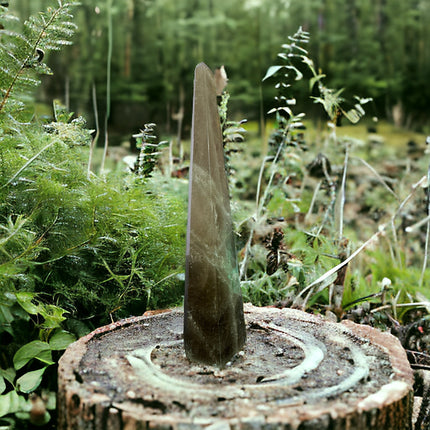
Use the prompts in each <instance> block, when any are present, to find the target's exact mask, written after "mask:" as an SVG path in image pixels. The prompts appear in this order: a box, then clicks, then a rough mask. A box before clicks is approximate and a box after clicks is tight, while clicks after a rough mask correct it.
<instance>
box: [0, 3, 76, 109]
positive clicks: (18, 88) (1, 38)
mask: <svg viewBox="0 0 430 430" xmlns="http://www.w3.org/2000/svg"><path fill="white" fill-rule="evenodd" d="M77 5H78V3H76V2H63V1H62V0H58V4H57V7H56V8H52V7H49V8H48V9H47V10H46V12H43V13H40V14H38V15H35V16H31V17H30V18H29V19H28V20H27V21H25V22H24V24H23V25H22V26H21V25H20V21H19V20H18V18H16V17H15V16H13V15H11V14H10V13H9V12H7V11H6V10H1V11H0V23H1V25H2V26H3V29H1V30H0V65H1V66H0V96H1V100H0V112H2V111H3V110H4V108H5V106H6V103H7V102H8V100H9V99H10V98H11V96H12V93H14V94H19V93H20V92H25V91H26V90H28V89H31V88H35V87H36V86H38V85H39V83H40V81H39V80H38V79H37V78H36V76H37V75H38V74H50V73H51V70H50V69H49V67H48V66H46V64H44V63H43V62H42V61H43V56H44V54H45V52H48V51H58V50H59V49H61V48H62V47H63V46H65V45H70V44H71V43H72V42H71V38H72V36H73V34H74V32H75V30H76V25H75V24H74V23H73V22H72V21H71V19H72V18H73V16H72V15H71V9H72V8H73V7H75V6H77Z"/></svg>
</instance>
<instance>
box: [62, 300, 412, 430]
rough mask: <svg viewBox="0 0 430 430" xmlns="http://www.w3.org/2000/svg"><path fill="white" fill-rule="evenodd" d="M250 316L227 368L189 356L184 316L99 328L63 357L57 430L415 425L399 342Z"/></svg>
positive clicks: (341, 326) (319, 324) (292, 314)
mask: <svg viewBox="0 0 430 430" xmlns="http://www.w3.org/2000/svg"><path fill="white" fill-rule="evenodd" d="M245 320H246V327H247V343H246V345H245V347H244V349H243V351H241V352H239V353H238V354H236V355H235V356H234V358H233V359H232V361H231V362H229V363H227V365H226V366H225V367H224V368H222V369H220V368H217V367H212V366H206V365H196V364H193V363H190V362H189V361H188V360H187V358H186V357H185V353H184V347H183V339H182V337H183V336H182V329H183V312H182V310H172V311H168V312H165V313H160V314H156V315H151V316H143V317H137V318H130V319H127V320H123V321H120V322H118V323H114V324H111V325H109V326H105V327H102V328H100V329H97V330H95V331H94V332H92V333H90V334H89V335H88V336H86V337H84V338H82V339H80V340H78V341H77V342H75V343H74V344H72V345H71V346H70V347H69V348H68V349H67V351H66V352H65V354H64V355H63V357H62V358H61V360H60V365H59V388H58V391H59V393H58V412H59V423H58V429H59V430H87V429H88V430H89V429H91V430H120V429H121V430H141V429H166V430H167V429H171V430H184V429H193V430H199V429H207V430H230V429H231V430H233V429H244V430H248V429H249V430H251V429H284V430H293V429H298V430H312V429H318V430H324V429H327V430H329V429H330V430H341V429H342V430H346V429H351V430H352V429H353V430H364V429H378V430H382V429H384V430H408V429H412V424H411V415H412V403H413V374H412V370H411V368H410V366H409V363H408V360H407V357H406V354H405V352H404V350H403V348H402V347H401V345H400V343H399V341H398V340H397V339H396V338H395V337H394V336H392V335H390V334H388V333H382V332H380V331H378V330H376V329H373V328H371V327H369V326H363V325H358V324H354V323H352V322H343V323H333V322H329V321H327V320H325V319H324V318H322V317H319V316H315V315H311V314H307V313H304V312H301V311H297V310H292V309H276V308H256V307H253V306H251V305H246V306H245Z"/></svg>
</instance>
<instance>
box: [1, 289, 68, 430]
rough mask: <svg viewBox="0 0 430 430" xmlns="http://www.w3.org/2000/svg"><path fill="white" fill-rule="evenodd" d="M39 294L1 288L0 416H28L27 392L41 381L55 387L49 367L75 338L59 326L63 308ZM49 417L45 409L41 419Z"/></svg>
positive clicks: (46, 420)
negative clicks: (46, 300) (8, 290)
mask: <svg viewBox="0 0 430 430" xmlns="http://www.w3.org/2000/svg"><path fill="white" fill-rule="evenodd" d="M40 297H41V296H39V295H37V294H35V293H29V292H16V293H12V292H0V341H1V344H2V355H1V357H0V418H2V417H5V416H8V415H9V416H10V415H11V414H15V415H16V416H18V417H20V419H26V420H28V419H29V417H30V414H29V413H30V410H31V401H30V400H29V398H28V397H27V396H26V395H27V394H29V393H33V392H35V391H36V390H38V389H39V387H40V386H41V384H42V382H43V385H44V387H45V389H47V388H48V389H50V390H53V389H55V383H52V374H51V373H52V372H50V370H51V368H52V366H53V365H54V364H55V362H56V360H57V359H58V357H59V353H58V352H59V351H62V350H64V349H66V348H67V346H68V345H69V344H70V343H71V342H73V341H74V340H75V336H74V335H73V334H71V333H69V332H67V331H65V330H63V329H62V328H61V325H62V323H63V321H64V320H65V316H64V313H65V311H64V309H62V308H60V307H58V306H55V305H52V304H49V303H46V302H44V301H42V300H41V298H40ZM45 375H47V376H46V377H45ZM49 420H50V415H49V413H48V412H46V414H45V417H44V418H43V422H44V423H45V424H46V423H47V422H48V421H49Z"/></svg>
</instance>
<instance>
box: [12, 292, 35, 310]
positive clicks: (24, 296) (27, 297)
mask: <svg viewBox="0 0 430 430" xmlns="http://www.w3.org/2000/svg"><path fill="white" fill-rule="evenodd" d="M35 297H36V294H34V293H28V292H21V293H17V294H16V298H17V300H18V303H19V304H20V305H21V307H22V308H23V309H24V310H25V311H26V312H28V313H29V314H31V315H37V313H38V312H39V306H38V305H35V304H34V303H33V300H34V298H35Z"/></svg>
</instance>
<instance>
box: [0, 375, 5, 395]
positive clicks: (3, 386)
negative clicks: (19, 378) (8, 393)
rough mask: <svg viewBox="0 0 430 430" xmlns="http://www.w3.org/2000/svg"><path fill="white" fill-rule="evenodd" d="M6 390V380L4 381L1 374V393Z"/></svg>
mask: <svg viewBox="0 0 430 430" xmlns="http://www.w3.org/2000/svg"><path fill="white" fill-rule="evenodd" d="M5 390H6V382H5V381H4V378H3V376H0V394H2V393H3V392H4V391H5Z"/></svg>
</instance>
